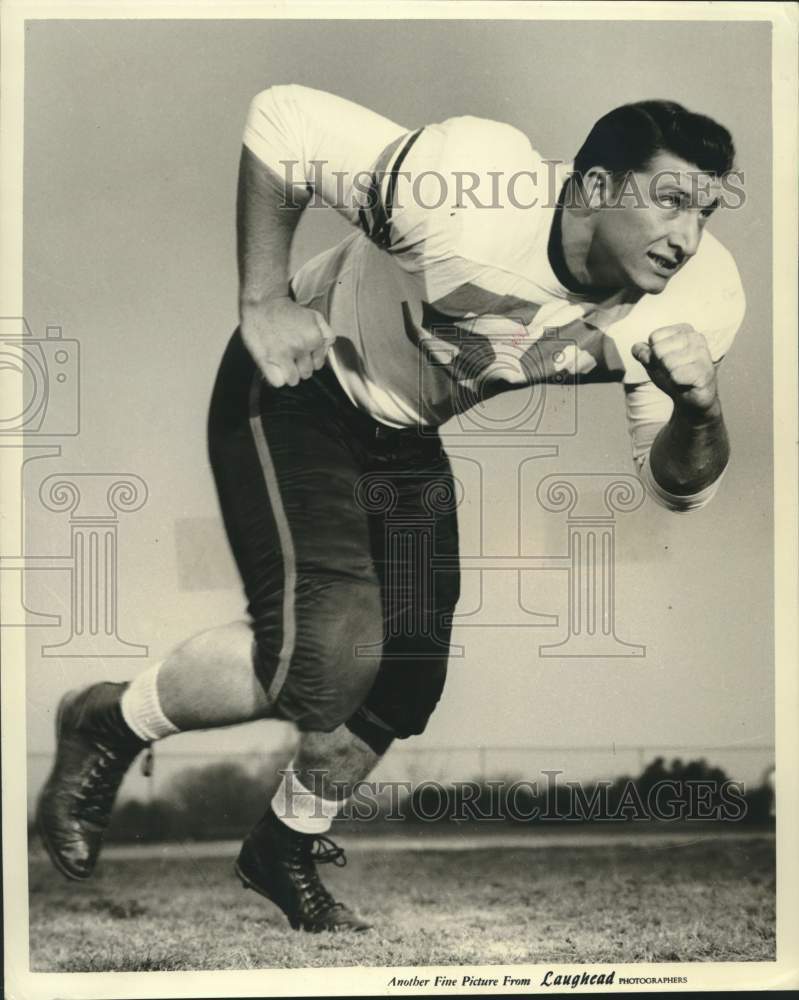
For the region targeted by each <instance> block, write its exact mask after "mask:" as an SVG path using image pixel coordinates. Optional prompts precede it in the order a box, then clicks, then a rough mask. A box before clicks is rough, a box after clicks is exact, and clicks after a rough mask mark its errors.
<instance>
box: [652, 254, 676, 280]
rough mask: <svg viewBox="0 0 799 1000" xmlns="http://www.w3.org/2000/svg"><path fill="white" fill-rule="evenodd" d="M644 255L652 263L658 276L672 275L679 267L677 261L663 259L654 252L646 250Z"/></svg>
mask: <svg viewBox="0 0 799 1000" xmlns="http://www.w3.org/2000/svg"><path fill="white" fill-rule="evenodd" d="M646 255H647V257H648V258H649V259H650V260H651V261H652V263H653V265H654V267H655V270H656V271H657V272H658V274H664V275H671V274H674V272H675V271H676V270H677V269H678V268H679V266H680V261H679V260H675V259H674V258H673V257H664V256H663V255H662V254H659V253H655V252H654V250H647V252H646Z"/></svg>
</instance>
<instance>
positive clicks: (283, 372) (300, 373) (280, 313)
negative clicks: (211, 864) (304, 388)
mask: <svg viewBox="0 0 799 1000" xmlns="http://www.w3.org/2000/svg"><path fill="white" fill-rule="evenodd" d="M241 336H242V339H243V340H244V343H245V345H246V346H247V349H248V350H249V352H250V354H252V356H253V358H254V360H255V363H256V364H257V365H258V367H259V368H260V369H261V371H262V373H263V376H264V378H265V379H266V381H267V382H268V383H269V384H270V385H272V386H274V387H275V388H276V389H279V388H280V387H281V386H283V385H291V386H294V385H297V384H298V382H299V381H300V379H306V378H310V377H311V375H313V373H314V372H315V371H318V369H320V368H321V367H322V365H323V364H324V363H325V356H326V355H327V352H328V350H329V348H330V345H331V344H332V343H333V341H334V340H335V339H336V338H335V334H334V333H333V331H332V330H331V329H330V327H329V326H328V324H327V322H326V320H325V319H324V317H323V316H322V314H321V313H318V312H317V311H316V310H315V309H308V308H306V307H305V306H301V305H298V304H297V303H296V302H295V301H294V300H293V299H290V298H288V297H287V296H286V297H280V298H274V299H270V300H269V301H268V302H266V303H264V304H263V305H259V306H250V307H245V308H243V309H242V316H241Z"/></svg>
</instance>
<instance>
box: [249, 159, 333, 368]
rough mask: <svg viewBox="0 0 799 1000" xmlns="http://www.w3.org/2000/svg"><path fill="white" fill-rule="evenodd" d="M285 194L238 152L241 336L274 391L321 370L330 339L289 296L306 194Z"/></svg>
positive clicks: (314, 315) (313, 315)
mask: <svg viewBox="0 0 799 1000" xmlns="http://www.w3.org/2000/svg"><path fill="white" fill-rule="evenodd" d="M288 194H289V195H290V197H286V196H284V194H283V193H282V192H281V190H280V187H279V186H278V184H277V183H276V179H275V178H273V177H272V176H271V175H270V174H269V171H268V170H267V168H266V167H265V166H264V165H263V164H262V163H261V162H260V161H259V160H258V158H257V157H256V156H254V155H253V154H252V153H251V152H250V150H249V149H247V147H246V146H245V147H243V149H242V152H241V164H240V168H239V188H238V201H237V213H236V216H237V245H238V264H239V320H240V325H241V335H242V338H243V340H244V343H245V344H246V345H247V348H248V350H249V351H250V353H251V354H252V356H253V358H254V359H255V361H256V363H257V364H258V367H259V368H260V369H261V371H262V372H263V375H264V378H265V379H266V380H267V381H268V382H269V383H270V385H273V386H275V387H276V388H279V387H280V386H282V385H290V386H294V385H297V383H298V382H299V381H300V379H307V378H309V377H310V376H311V375H312V374H313V373H314V371H315V370H318V369H319V368H321V367H322V365H323V364H324V360H325V355H326V353H327V349H328V347H329V346H330V344H331V343H332V342H333V339H334V336H333V333H332V331H331V330H330V327H329V326H328V324H327V322H326V321H325V319H324V318H323V317H322V315H321V314H320V313H318V312H316V311H315V310H313V309H307V308H306V307H304V306H300V305H298V304H297V303H296V302H294V301H292V299H291V298H290V297H289V295H288V287H289V274H288V269H289V251H290V249H291V240H292V237H293V235H294V231H295V230H296V228H297V224H298V223H299V220H300V215H301V214H302V211H303V209H304V208H305V206H306V205H307V203H308V201H309V199H310V193H309V192H308V191H307V190H306V189H305V188H302V187H294V188H293V189H292V190H291V192H289V193H288Z"/></svg>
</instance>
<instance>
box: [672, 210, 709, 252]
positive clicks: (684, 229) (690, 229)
mask: <svg viewBox="0 0 799 1000" xmlns="http://www.w3.org/2000/svg"><path fill="white" fill-rule="evenodd" d="M701 236H702V230H701V228H700V226H699V219H698V217H697V216H695V215H694V213H693V212H685V213H684V214H683V215H682V217H681V218H680V219H677V220H675V222H674V225H673V227H672V229H671V232H670V233H669V246H670V247H671V248H672V249H673V250H676V251H677V253H678V256H679V259H682V258H683V257H693V255H694V254H695V253H696V251H697V250H698V249H699V240H700V239H701Z"/></svg>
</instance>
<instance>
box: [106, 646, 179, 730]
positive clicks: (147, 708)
mask: <svg viewBox="0 0 799 1000" xmlns="http://www.w3.org/2000/svg"><path fill="white" fill-rule="evenodd" d="M160 668H161V664H160V663H156V664H155V666H152V667H148V669H147V670H145V671H143V673H140V674H139V675H138V677H134V679H133V680H132V681H131V682H130V684H129V685H128V687H127V688H126V690H125V692H124V693H123V695H122V700H121V702H120V708H121V709H122V718H123V719H124V720H125V722H126V723H127V724H128V726H129V727H130V728H131V729H132V730H133V732H134V733H135V734H136V735H137V736H138V737H139V739H140V740H144V741H145V742H147V743H151V742H152V741H153V740H161V739H163V738H164V737H165V736H171V735H172V734H173V733H177V732H179V730H178V727H177V726H176V725H175V724H174V723H172V722H170V720H169V719H168V718H167V717H166V716H165V715H164V711H163V709H162V708H161V702H160V700H159V698H158V671H159V669H160Z"/></svg>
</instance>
